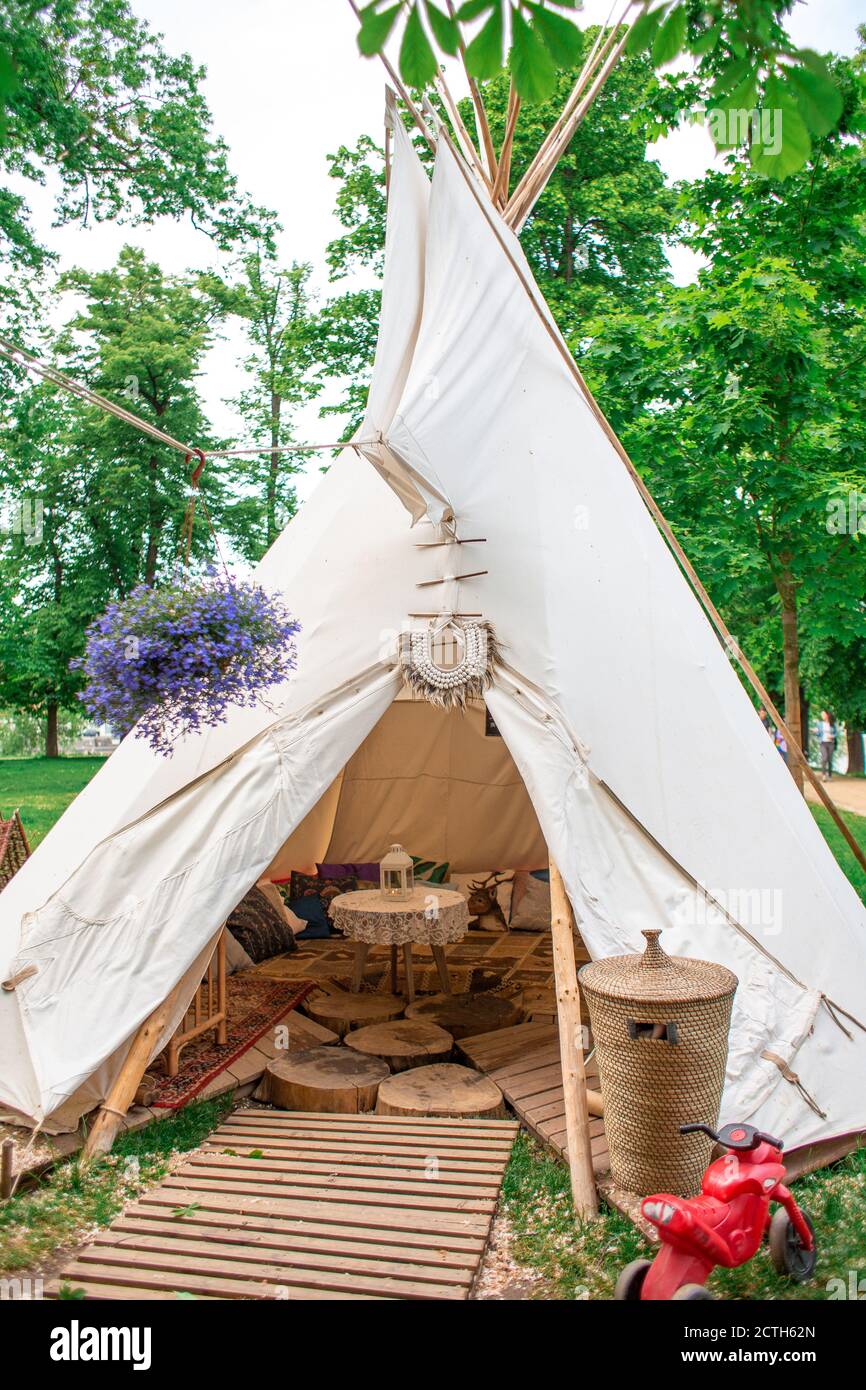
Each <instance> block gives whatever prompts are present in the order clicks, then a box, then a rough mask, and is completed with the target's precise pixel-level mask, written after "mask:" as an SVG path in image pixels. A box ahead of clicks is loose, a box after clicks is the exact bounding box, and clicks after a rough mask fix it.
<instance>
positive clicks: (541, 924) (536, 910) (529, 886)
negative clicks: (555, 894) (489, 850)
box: [509, 869, 550, 931]
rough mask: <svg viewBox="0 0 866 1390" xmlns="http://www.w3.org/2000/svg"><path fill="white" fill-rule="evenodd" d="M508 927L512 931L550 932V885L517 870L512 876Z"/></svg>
mask: <svg viewBox="0 0 866 1390" xmlns="http://www.w3.org/2000/svg"><path fill="white" fill-rule="evenodd" d="M539 872H541V873H546V870H543V869H542V870H540V871H539ZM509 925H510V927H511V930H512V931H549V930H550V884H549V883H547V882H545V880H544V879H543V878H537V877H536V875H535V874H534V873H527V872H526V870H525V869H518V870H517V872H516V873H515V875H514V891H513V894H512V898H511V922H510V924H509Z"/></svg>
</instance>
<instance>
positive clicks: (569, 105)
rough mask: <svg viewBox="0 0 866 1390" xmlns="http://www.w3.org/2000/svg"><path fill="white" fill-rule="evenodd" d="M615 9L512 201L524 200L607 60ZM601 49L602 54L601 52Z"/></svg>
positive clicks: (603, 26)
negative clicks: (540, 165)
mask: <svg viewBox="0 0 866 1390" xmlns="http://www.w3.org/2000/svg"><path fill="white" fill-rule="evenodd" d="M628 8H629V7H627V8H626V11H625V13H628ZM615 9H616V0H614V3H613V4H612V5H611V7H610V14H609V15H608V17H607V19H606V20H605V22H604V24H603V25H601V26H600V27H599V31H598V33H597V34H596V36H595V42H594V43H593V45H592V48H591V49H590V51H589V54H588V56H587V59H586V61H585V63H584V65H583V67H582V68H581V70H580V72H579V74H578V77H577V81H576V82H575V84H574V86H573V87H572V89H571V91H570V93H569V95H568V99H567V101H566V103H565V105H564V106H563V108H562V110H561V111H560V113H559V115H558V116H557V118H556V120H555V121H554V123H553V125H552V126H551V127H550V130H549V131H548V132H547V134H546V135H545V137H544V139H543V140H542V142H541V144H540V145H539V147H538V149H537V150H536V152H535V154H534V155H533V157H532V160H531V161H530V163H529V166H528V167H527V169H526V170H525V172H524V174H523V176H522V178H521V179H520V182H519V183H518V185H517V187H516V188H515V190H514V194H513V198H512V201H514V202H516V201H517V200H518V199H522V197H523V193H524V190H525V188H526V187H527V185H528V184H529V183H530V182H531V181H532V179H533V178H534V177H535V172H536V170H537V169H538V166H539V164H540V163H541V161H542V160H543V159H544V158H545V156H546V155H547V151H548V150H549V149H550V146H551V144H552V143H553V141H554V140H555V139H556V137H557V135H558V134H559V132H560V130H561V129H562V127H563V125H564V123H565V121H566V120H567V119H568V117H569V116H570V115H571V113H572V111H573V110H574V108H575V106H576V105H577V103H578V101H579V100H580V97H581V96H582V95H583V92H584V89H585V87H586V84H587V82H588V81H589V78H590V76H591V74H592V72H593V71H594V70H595V68H596V67H597V66H598V64H599V63H602V62H603V61H604V59H605V58H606V56H607V52H608V49H609V47H610V45H611V44H612V43H613V39H614V35H615V33H616V28H617V26H616V25H615V26H614V27H613V28H612V29H611V28H609V27H608V26H609V25H610V21H611V20H612V18H613V12H614V10H615ZM624 17H625V16H623V18H624ZM619 22H620V23H622V20H620V21H619ZM603 36H604V46H603V47H601V41H602V37H603ZM600 47H601V52H599V48H600Z"/></svg>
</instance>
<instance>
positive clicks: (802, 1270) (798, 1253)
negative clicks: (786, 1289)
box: [770, 1207, 818, 1284]
mask: <svg viewBox="0 0 866 1390" xmlns="http://www.w3.org/2000/svg"><path fill="white" fill-rule="evenodd" d="M803 1220H804V1221H805V1222H806V1225H807V1226H808V1227H809V1230H810V1231H811V1232H812V1234H813V1241H812V1249H811V1250H806V1249H805V1248H804V1246H803V1242H802V1241H801V1239H800V1237H799V1236H798V1234H797V1232H796V1230H795V1228H794V1223H793V1221H792V1220H791V1218H790V1217H789V1216H788V1213H787V1212H786V1211H785V1208H784V1207H779V1209H778V1211H777V1212H776V1213H775V1215H774V1216H773V1219H772V1221H771V1222H770V1257H771V1259H772V1261H773V1264H774V1265H775V1267H776V1272H777V1274H787V1276H788V1278H789V1279H793V1280H794V1283H795V1284H802V1283H803V1282H804V1281H805V1280H806V1279H809V1278H811V1276H812V1274H813V1272H814V1269H815V1264H816V1262H817V1259H818V1249H817V1246H816V1245H815V1242H814V1232H815V1228H814V1226H813V1225H812V1218H811V1217H810V1216H809V1215H808V1213H807V1212H805V1211H804V1212H803Z"/></svg>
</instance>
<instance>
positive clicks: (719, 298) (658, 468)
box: [590, 62, 866, 735]
mask: <svg viewBox="0 0 866 1390" xmlns="http://www.w3.org/2000/svg"><path fill="white" fill-rule="evenodd" d="M838 77H839V85H840V89H841V90H843V91H844V93H845V100H846V112H845V116H844V117H843V122H842V126H841V128H840V130H839V131H838V132H836V133H833V134H828V135H826V136H824V137H823V139H822V140H821V142H820V143H819V144H818V145H817V146H816V148H815V151H814V153H813V155H812V157H811V158H810V160H809V162H808V164H807V165H806V166H805V168H804V169H803V170H802V171H801V172H800V173H798V174H796V175H793V176H792V177H790V178H789V179H788V180H786V182H785V183H784V185H780V184H778V183H776V182H774V181H773V180H769V179H767V178H765V177H762V176H760V175H758V174H756V173H755V171H754V170H753V169H752V168H751V167H750V165H749V163H748V162H747V160H746V159H744V158H743V157H742V155H740V156H736V157H732V158H731V159H730V161H729V164H728V167H727V169H726V170H725V171H723V172H720V173H712V174H711V175H709V176H708V177H707V178H706V179H704V180H701V181H700V182H699V183H698V184H696V185H695V186H693V187H691V188H688V189H684V190H683V200H684V211H685V212H686V214H687V217H688V220H689V224H690V230H689V232H688V234H687V238H686V239H687V241H688V242H689V244H690V245H691V246H692V247H693V248H694V249H695V250H696V251H699V252H700V253H702V255H703V256H705V257H707V258H708V260H709V263H708V264H707V265H706V267H705V268H704V269H703V270H701V272H700V274H699V277H698V280H697V283H696V284H694V285H689V286H686V287H685V288H682V289H676V290H673V289H671V290H667V291H662V292H661V293H660V296H659V306H658V309H657V312H656V314H655V315H654V316H653V317H652V318H651V319H649V320H647V319H646V318H645V317H641V318H637V317H636V316H635V315H632V314H629V313H628V312H627V311H623V312H622V313H620V314H619V315H618V316H613V317H610V318H608V319H607V320H606V321H605V322H603V323H602V322H597V323H596V324H595V325H593V329H594V341H593V344H592V350H591V354H590V372H591V376H592V379H593V380H594V382H595V385H596V386H597V389H598V391H599V394H600V396H601V399H602V403H603V405H604V406H605V408H606V409H607V410H608V412H609V414H610V416H611V419H612V421H613V422H614V424H615V425H616V426H617V428H618V429H619V431H620V433H621V435H622V436H623V437H624V438H625V442H626V444H627V446H628V447H629V448H630V450H631V452H632V453H633V455H634V456H635V458H636V460H637V461H638V462H639V463H640V465H641V466H642V469H643V471H644V473H645V475H646V477H647V479H648V481H649V483H650V486H651V488H652V489H653V491H654V492H655V494H656V496H657V498H658V500H659V501H660V502H661V504H662V506H663V509H664V510H665V511H666V512H667V514H668V515H669V517H670V518H671V519H672V520H673V521H674V522H675V523H676V524H677V526H678V528H679V530H680V533H681V535H682V537H683V539H684V541H685V543H686V547H687V549H688V550H689V553H690V555H691V558H692V559H693V561H694V562H695V563H696V565H697V567H698V569H699V571H700V572H701V573H702V575H703V576H704V578H705V579H707V580H708V581H709V585H710V588H711V590H712V592H713V594H714V596H715V597H716V600H717V601H718V602H719V603H720V604H721V605H722V606H723V608H725V610H726V612H727V613H728V615H729V617H730V618H731V626H732V630H733V631H734V632H735V634H736V636H737V637H738V639H739V640H740V642H741V644H742V645H743V647H744V649H745V650H746V651H748V652H749V653H750V654H751V655H753V656H754V657H755V658H756V659H758V660H759V662H760V661H763V662H764V663H765V670H767V674H768V679H770V680H771V682H775V683H777V685H780V686H783V687H784V693H785V715H786V720H787V722H788V723H789V725H790V727H791V728H792V730H793V731H794V733H795V735H796V734H798V732H799V731H800V703H801V681H802V670H801V658H802V654H803V651H804V649H808V648H809V647H810V646H813V647H815V648H816V650H817V649H822V650H824V649H826V645H827V643H830V642H832V643H834V644H836V649H837V650H838V649H839V646H840V645H841V647H842V648H847V647H849V646H850V644H852V643H855V642H857V641H858V640H859V639H860V638H862V634H863V602H862V600H863V594H864V592H866V551H864V549H863V545H862V537H860V536H858V535H857V534H852V533H851V531H850V528H845V527H840V526H836V527H834V526H832V525H830V524H828V522H829V519H830V516H831V513H830V508H831V504H832V499H834V498H837V497H839V496H843V497H844V496H847V495H848V494H849V493H850V492H851V491H852V490H853V489H855V488H858V487H859V488H862V485H863V478H864V472H863V463H862V460H863V456H864V445H866V436H864V414H863V402H864V399H866V352H864V336H863V335H864V328H866V317H864V314H866V164H864V160H863V157H862V134H861V132H862V129H863V76H862V71H861V65H860V63H859V62H855V63H845V64H840V65H839V68H838ZM768 611H769V612H773V611H774V612H775V614H776V615H777V617H776V640H775V642H773V641H768V629H767V621H766V615H767V613H768ZM779 638H781V643H779ZM779 645H781V656H782V661H781V671H780V670H779V662H778V660H775V661H774V660H773V656H772V653H773V650H774V649H775V650H776V651H778V648H779Z"/></svg>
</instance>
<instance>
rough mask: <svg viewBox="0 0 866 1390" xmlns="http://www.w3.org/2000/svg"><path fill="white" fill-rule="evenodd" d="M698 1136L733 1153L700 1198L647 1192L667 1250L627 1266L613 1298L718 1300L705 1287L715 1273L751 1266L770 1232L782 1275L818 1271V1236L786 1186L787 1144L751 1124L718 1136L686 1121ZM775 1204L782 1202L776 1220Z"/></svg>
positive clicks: (649, 1215) (708, 1175) (708, 1177)
mask: <svg viewBox="0 0 866 1390" xmlns="http://www.w3.org/2000/svg"><path fill="white" fill-rule="evenodd" d="M695 1133H700V1134H707V1135H709V1137H710V1138H711V1139H714V1140H715V1141H716V1143H718V1144H723V1145H724V1146H725V1148H726V1149H727V1150H728V1152H727V1153H726V1154H724V1155H723V1157H722V1158H717V1159H716V1161H715V1162H714V1163H711V1164H710V1166H709V1168H708V1169H707V1171H706V1172H705V1173H704V1176H703V1181H702V1183H701V1192H700V1196H698V1197H674V1196H672V1195H671V1194H670V1193H669V1192H659V1193H657V1194H656V1195H655V1196H653V1197H644V1199H643V1201H642V1202H641V1211H642V1212H643V1215H644V1216H645V1217H646V1219H647V1221H651V1222H652V1224H653V1225H654V1226H656V1227H657V1228H658V1233H659V1236H660V1237H661V1242H662V1248H661V1250H660V1251H659V1253H658V1254H657V1255H656V1257H655V1259H654V1260H652V1261H650V1260H633V1261H632V1263H631V1264H629V1265H626V1267H625V1269H624V1270H623V1271H622V1273H621V1274H620V1276H619V1279H618V1280H617V1283H616V1291H615V1293H614V1298H615V1299H621V1300H629V1301H631V1300H638V1299H640V1300H653V1299H654V1300H658V1299H668V1298H676V1299H699V1298H712V1297H713V1295H712V1294H711V1293H710V1292H709V1290H708V1289H706V1288H705V1287H704V1284H705V1281H706V1279H707V1276H708V1275H709V1274H710V1272H711V1270H713V1269H714V1268H715V1266H716V1265H721V1266H722V1267H723V1268H725V1269H735V1268H736V1267H737V1266H738V1265H742V1264H745V1263H746V1261H747V1260H750V1259H751V1258H752V1256H753V1255H754V1254H755V1252H756V1251H757V1250H758V1248H759V1246H760V1244H761V1241H762V1239H763V1237H764V1234H765V1232H767V1231H769V1236H770V1255H771V1257H772V1260H773V1264H774V1265H775V1266H776V1269H777V1270H778V1272H779V1273H780V1274H787V1275H788V1276H789V1277H790V1278H791V1279H794V1280H795V1281H796V1282H797V1283H798V1284H800V1283H803V1281H804V1280H806V1279H808V1278H809V1277H810V1275H811V1274H812V1271H813V1270H814V1268H815V1261H816V1259H817V1251H816V1249H815V1236H814V1231H813V1227H812V1222H811V1220H810V1219H809V1217H808V1216H807V1215H806V1213H805V1212H804V1211H801V1210H800V1208H799V1206H798V1205H797V1203H796V1202H795V1201H794V1198H793V1197H792V1195H791V1193H790V1192H789V1191H788V1189H787V1187H785V1169H784V1167H783V1164H782V1143H781V1141H780V1140H779V1139H773V1138H772V1137H771V1136H770V1135H769V1134H762V1133H761V1131H760V1130H758V1129H755V1128H754V1127H753V1126H752V1125H745V1124H737V1125H725V1126H724V1128H723V1129H722V1130H721V1131H720V1133H718V1134H716V1132H715V1130H712V1129H710V1127H709V1125H680V1134H695ZM740 1155H743V1157H740ZM771 1202H779V1203H781V1205H780V1206H779V1208H778V1210H777V1211H776V1213H775V1215H774V1216H773V1218H772V1220H771V1219H770V1203H771Z"/></svg>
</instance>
